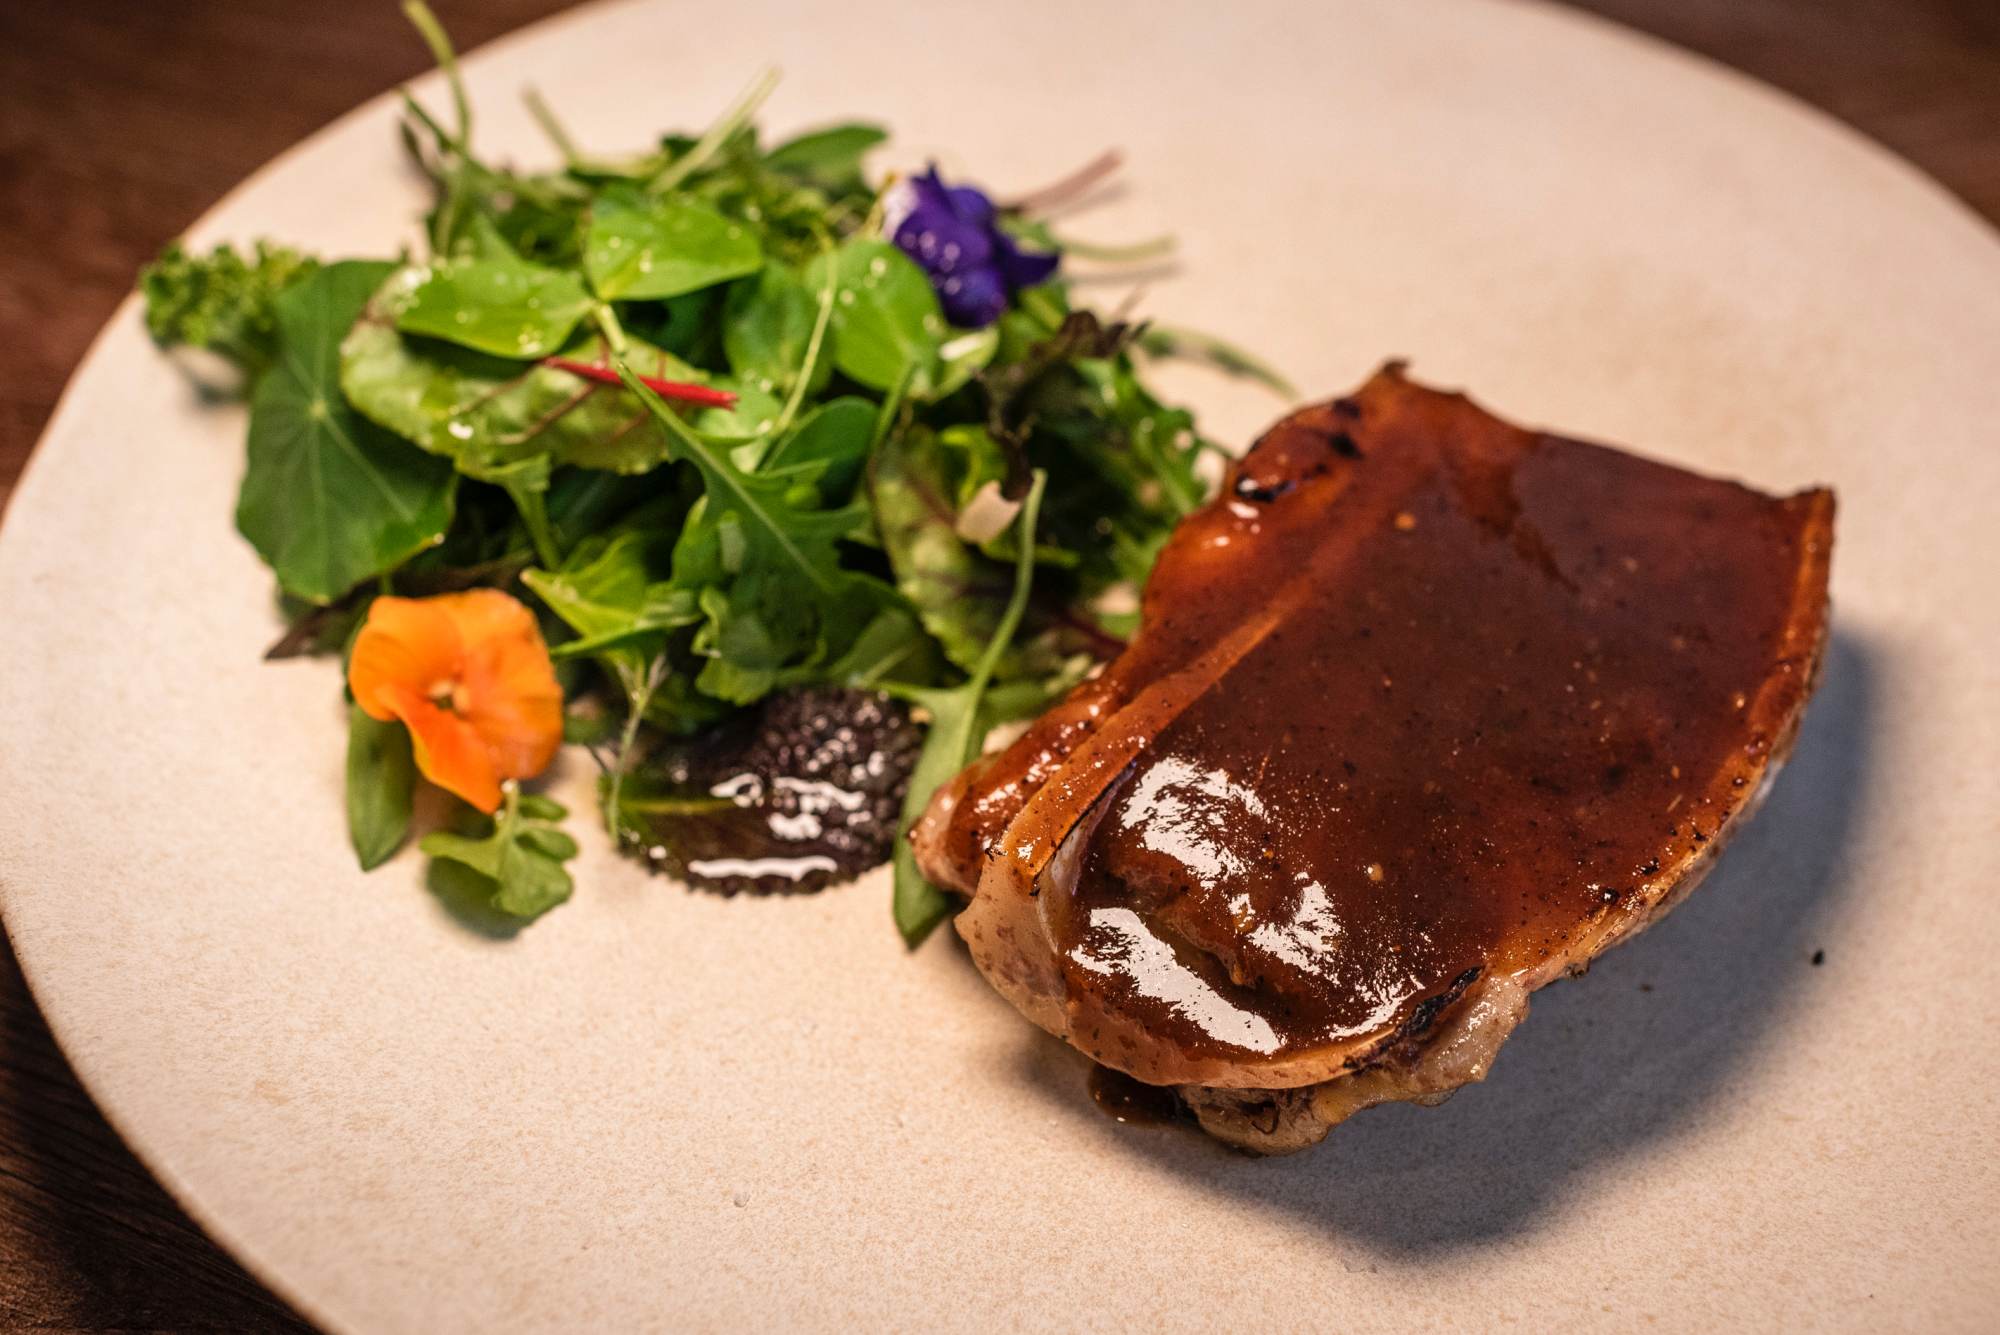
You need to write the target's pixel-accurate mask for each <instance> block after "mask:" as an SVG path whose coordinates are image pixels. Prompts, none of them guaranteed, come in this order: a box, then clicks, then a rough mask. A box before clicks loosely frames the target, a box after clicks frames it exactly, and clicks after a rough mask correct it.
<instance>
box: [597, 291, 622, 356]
mask: <svg viewBox="0 0 2000 1335" xmlns="http://www.w3.org/2000/svg"><path fill="white" fill-rule="evenodd" d="M590 316H591V318H592V319H593V320H595V321H597V328H598V331H599V332H600V333H602V334H603V335H604V345H605V346H606V347H608V348H610V349H611V354H612V356H614V357H623V356H624V355H625V326H624V325H622V324H620V323H618V312H617V311H614V310H612V309H611V303H610V302H608V301H600V302H598V303H597V304H596V305H595V306H592V307H591V308H590Z"/></svg>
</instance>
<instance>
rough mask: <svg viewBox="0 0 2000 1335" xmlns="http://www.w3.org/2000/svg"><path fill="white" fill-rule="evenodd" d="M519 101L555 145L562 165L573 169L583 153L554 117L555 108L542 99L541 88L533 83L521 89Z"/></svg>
mask: <svg viewBox="0 0 2000 1335" xmlns="http://www.w3.org/2000/svg"><path fill="white" fill-rule="evenodd" d="M521 101H522V102H524V103H526V104H527V107H528V114H529V115H530V116H533V117H534V118H535V124H536V125H539V126H540V127H541V130H542V133H543V134H545V135H547V136H548V137H549V142H550V143H551V144H554V145H555V146H556V152H558V153H560V154H562V155H563V165H564V166H566V167H568V168H569V169H570V170H572V171H574V170H575V169H576V168H577V166H578V164H580V163H582V162H583V160H584V156H583V153H582V151H581V150H580V149H578V148H577V146H576V140H574V139H572V138H570V137H569V131H568V130H566V129H564V128H563V123H562V122H561V121H559V120H557V119H556V113H555V109H554V108H552V107H550V106H549V104H548V102H547V101H546V100H544V99H543V97H542V93H541V90H540V89H539V88H536V87H534V86H533V85H530V86H528V87H527V88H524V89H522V90H521Z"/></svg>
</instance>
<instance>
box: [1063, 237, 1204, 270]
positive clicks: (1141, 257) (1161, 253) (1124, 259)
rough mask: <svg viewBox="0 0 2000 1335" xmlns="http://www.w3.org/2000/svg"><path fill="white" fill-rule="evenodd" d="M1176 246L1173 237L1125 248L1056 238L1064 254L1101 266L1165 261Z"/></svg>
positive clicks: (1154, 239) (1133, 243)
mask: <svg viewBox="0 0 2000 1335" xmlns="http://www.w3.org/2000/svg"><path fill="white" fill-rule="evenodd" d="M1175 244H1176V242H1175V241H1174V238H1173V237H1171V236H1156V237H1153V238H1152V239H1151V240H1149V241H1134V242H1131V243H1130V244H1128V245H1123V246H1100V245H1096V244H1094V243H1092V242H1089V241H1075V240H1072V239H1070V238H1069V237H1066V236H1059V237H1057V238H1056V246H1057V248H1058V249H1060V250H1061V251H1062V253H1063V254H1065V255H1074V256H1076V257H1077V258H1078V259H1080V260H1096V261H1098V262H1099V263H1101V264H1140V263H1143V262H1145V261H1146V260H1163V259H1165V258H1166V257H1167V256H1169V255H1171V254H1173V253H1174V246H1175Z"/></svg>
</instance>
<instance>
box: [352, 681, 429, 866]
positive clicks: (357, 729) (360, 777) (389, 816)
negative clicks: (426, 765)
mask: <svg viewBox="0 0 2000 1335" xmlns="http://www.w3.org/2000/svg"><path fill="white" fill-rule="evenodd" d="M416 783H417V765H416V760H415V759H414V758H413V756H412V754H411V750H410V734H409V731H408V730H407V729H406V728H404V727H403V725H402V724H400V723H397V722H395V721H394V720H391V721H389V722H387V723H383V722H380V721H378V720H376V719H372V718H370V717H368V715H367V714H366V713H364V712H363V711H362V708H361V706H360V705H350V706H348V712H347V835H348V839H349V841H350V842H352V843H353V845H354V855H355V857H357V858H359V859H360V861H361V870H363V871H373V870H374V869H375V868H377V867H379V866H381V865H382V864H383V863H384V862H387V861H388V860H389V858H390V855H392V854H393V853H395V851H396V850H397V849H398V848H400V847H402V843H403V837H404V836H405V835H407V834H408V833H409V832H410V801H411V795H412V794H413V793H414V792H415V791H416Z"/></svg>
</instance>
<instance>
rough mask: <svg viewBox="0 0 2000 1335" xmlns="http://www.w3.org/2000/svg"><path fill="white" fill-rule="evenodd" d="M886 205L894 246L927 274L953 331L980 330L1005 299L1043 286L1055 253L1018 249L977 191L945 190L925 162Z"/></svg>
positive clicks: (963, 187)
mask: <svg viewBox="0 0 2000 1335" xmlns="http://www.w3.org/2000/svg"><path fill="white" fill-rule="evenodd" d="M897 196H898V197H897V198H896V199H894V200H892V202H891V204H890V215H889V216H890V221H891V228H890V232H891V235H892V236H893V238H894V239H895V242H896V245H897V247H898V248H899V249H901V250H902V252H903V253H904V254H905V255H908V256H909V257H910V258H911V259H913V260H915V261H916V262H917V264H918V265H919V266H921V267H922V269H923V271H924V272H925V273H926V274H928V275H929V276H930V280H931V286H932V287H934V288H936V289H937V294H938V300H939V301H941V302H943V303H944V314H945V318H946V319H948V320H950V321H951V322H952V323H953V324H955V325H957V326H958V327H959V328H961V329H983V328H985V327H986V326H987V325H990V324H992V323H993V322H994V321H995V320H997V319H999V318H1000V313H1001V312H1002V311H1004V310H1006V309H1007V300H1008V298H1009V297H1011V296H1012V295H1013V294H1014V293H1015V292H1018V291H1019V290H1020V289H1022V288H1024V287H1033V286H1034V285H1035V284H1037V283H1041V282H1046V281H1047V280H1048V278H1049V276H1050V275H1051V274H1053V273H1054V272H1055V271H1056V263H1057V261H1058V260H1059V259H1060V256H1059V255H1057V254H1055V253H1053V252H1051V253H1048V254H1042V253H1040V252H1036V251H1025V250H1022V249H1021V248H1020V247H1019V246H1018V245H1016V244H1015V242H1014V238H1013V237H1011V236H1008V235H1007V233H1006V232H1004V231H1002V230H1001V229H1000V226H999V210H997V209H995V208H994V207H993V201H992V200H990V199H988V198H987V197H986V194H985V192H984V191H981V190H976V189H974V188H973V187H972V186H969V185H953V186H948V185H946V184H945V183H944V182H943V181H941V180H939V179H938V174H937V167H936V166H935V165H933V166H932V167H931V168H930V170H928V171H926V172H925V173H924V174H923V175H922V176H913V177H911V178H909V179H908V180H907V181H905V182H904V183H903V185H902V187H901V188H900V189H899V190H898V191H897Z"/></svg>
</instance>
